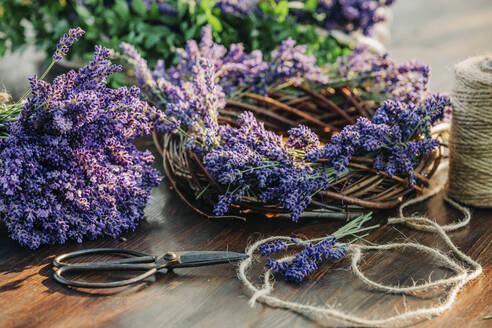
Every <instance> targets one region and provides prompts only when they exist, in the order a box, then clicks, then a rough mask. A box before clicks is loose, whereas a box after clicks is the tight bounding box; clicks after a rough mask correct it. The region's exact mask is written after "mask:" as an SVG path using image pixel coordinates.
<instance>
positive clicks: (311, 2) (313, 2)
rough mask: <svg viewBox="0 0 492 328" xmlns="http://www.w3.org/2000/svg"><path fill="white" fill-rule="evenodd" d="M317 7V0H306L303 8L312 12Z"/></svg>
mask: <svg viewBox="0 0 492 328" xmlns="http://www.w3.org/2000/svg"><path fill="white" fill-rule="evenodd" d="M316 7H318V0H306V2H305V3H304V8H305V9H306V10H307V11H309V12H314V11H315V10H316Z"/></svg>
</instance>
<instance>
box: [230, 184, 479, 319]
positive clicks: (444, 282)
mask: <svg viewBox="0 0 492 328" xmlns="http://www.w3.org/2000/svg"><path fill="white" fill-rule="evenodd" d="M438 191H439V190H437V191H434V192H432V193H431V194H429V195H426V196H424V197H419V198H416V199H411V200H409V201H407V202H406V203H404V204H403V205H401V207H400V211H399V214H400V216H399V217H395V218H390V219H388V224H398V223H402V224H406V225H408V226H410V227H412V228H414V229H417V230H421V231H428V232H434V233H436V234H437V235H438V236H439V237H440V238H441V239H442V240H443V241H444V243H445V244H446V245H447V246H448V247H449V248H450V249H451V250H452V251H453V253H454V255H455V256H454V257H455V258H453V257H451V256H449V255H448V254H445V253H443V252H442V251H440V250H438V249H434V248H431V247H428V246H425V245H422V244H418V243H391V244H386V245H377V246H369V245H358V244H352V245H350V247H349V248H348V253H349V254H350V257H351V261H350V262H351V268H352V271H353V274H354V275H355V276H356V277H357V278H358V279H359V280H361V281H362V282H363V283H364V285H365V286H366V287H368V288H370V289H373V290H379V291H381V292H384V293H392V294H408V295H413V294H414V293H416V292H422V291H428V290H431V289H436V288H446V287H448V288H449V290H448V291H447V293H446V296H445V298H444V300H443V301H441V302H440V303H439V304H436V305H433V306H429V307H423V308H420V309H416V310H410V311H405V312H403V313H400V314H397V315H392V316H389V317H386V318H379V319H371V318H363V317H360V316H358V315H355V314H352V313H349V312H346V311H343V310H339V309H336V308H335V307H334V306H314V305H309V304H302V303H297V302H290V301H285V300H282V299H280V298H278V297H276V296H273V295H271V293H272V291H273V282H272V281H273V279H272V276H273V272H272V270H271V269H269V270H267V271H266V272H265V274H264V277H263V284H262V286H256V285H255V284H254V283H253V282H252V281H251V280H250V279H249V278H248V276H247V273H248V272H249V270H250V268H251V265H252V263H253V262H254V261H255V259H256V257H255V252H256V250H257V249H258V247H259V246H260V245H262V244H265V243H268V242H271V241H274V240H290V237H286V236H277V237H269V238H266V239H262V240H259V241H257V242H255V243H254V244H252V245H251V246H250V247H248V248H247V250H246V253H247V254H248V255H249V257H248V258H247V259H245V260H244V261H243V262H241V263H240V265H239V269H238V276H239V279H240V280H241V281H242V283H243V284H244V286H245V287H246V290H247V291H248V293H249V294H250V295H251V298H250V302H249V305H250V306H254V305H255V303H256V302H261V303H264V304H267V305H269V306H272V307H276V308H283V309H288V310H291V311H293V312H297V313H299V314H302V315H304V316H306V317H308V318H311V319H313V320H323V319H327V318H332V319H336V320H339V321H341V322H344V323H346V324H350V325H356V326H364V327H374V326H376V327H381V326H388V325H396V326H399V325H403V324H408V323H409V322H413V321H416V320H420V319H423V318H428V317H431V316H435V315H439V314H441V313H443V312H444V311H446V310H448V309H450V308H451V306H452V305H453V304H454V302H455V301H456V297H457V295H458V293H459V291H460V290H461V289H462V288H463V286H464V285H466V283H468V282H469V281H470V280H472V279H475V278H476V277H477V276H479V275H480V274H481V273H482V267H481V266H480V264H478V263H477V262H475V261H474V260H473V259H471V258H470V257H469V256H467V255H466V254H464V253H463V252H461V251H460V250H459V249H458V248H457V247H456V245H455V244H454V243H453V242H452V241H451V239H450V238H449V236H448V235H447V234H446V231H453V230H457V229H460V228H462V227H464V226H466V225H467V224H468V222H469V221H470V211H469V210H468V209H467V208H465V207H463V206H461V205H459V204H458V203H456V202H454V201H452V200H450V199H449V198H446V201H448V202H449V203H450V205H451V206H453V207H455V208H456V209H458V210H459V211H461V212H462V213H463V215H464V218H463V219H462V220H461V221H459V222H458V223H455V224H450V225H447V226H444V227H441V226H440V225H439V224H437V223H436V222H434V221H432V220H430V219H428V218H425V217H406V216H404V214H403V210H404V209H405V208H406V207H407V206H409V205H411V204H415V203H418V202H421V201H423V200H425V199H427V198H429V197H431V196H433V195H434V194H436V193H437V192H438ZM401 248H407V249H408V248H413V249H415V250H416V251H420V252H423V253H427V254H429V255H431V256H432V257H433V258H434V259H436V260H437V261H438V262H439V263H440V264H441V265H442V266H443V267H446V268H448V269H450V270H451V271H452V272H454V275H453V276H451V277H448V278H444V279H439V280H436V281H430V282H425V283H423V284H420V285H413V286H408V287H400V286H391V285H384V284H381V283H378V282H376V281H374V280H372V279H370V278H368V277H367V276H366V275H365V274H364V273H363V272H362V271H361V270H360V267H359V263H360V262H361V259H362V255H363V253H364V252H367V251H377V250H380V251H388V250H392V249H401ZM291 259H292V256H287V257H284V258H281V259H279V261H290V260H291ZM459 261H461V262H463V263H464V264H466V267H465V266H463V265H462V264H461V263H460V262H459Z"/></svg>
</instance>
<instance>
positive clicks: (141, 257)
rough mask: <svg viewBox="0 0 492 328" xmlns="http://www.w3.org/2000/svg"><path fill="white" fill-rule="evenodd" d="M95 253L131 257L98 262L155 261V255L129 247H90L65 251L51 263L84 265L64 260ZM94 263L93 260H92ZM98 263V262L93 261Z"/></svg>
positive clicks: (59, 265)
mask: <svg viewBox="0 0 492 328" xmlns="http://www.w3.org/2000/svg"><path fill="white" fill-rule="evenodd" d="M95 254H116V255H118V254H119V255H131V256H132V257H130V258H124V259H120V260H112V261H105V262H100V263H105V264H123V263H149V262H154V261H155V256H151V255H147V254H144V253H140V252H136V251H132V250H129V249H122V248H92V249H83V250H80V251H75V252H71V253H66V254H63V255H60V256H57V257H55V259H54V260H53V265H54V266H55V267H57V268H61V267H63V266H78V265H85V263H83V264H80V263H66V262H64V261H65V260H68V259H73V258H76V257H80V256H87V255H95ZM93 263H94V262H93ZM95 263H99V262H95Z"/></svg>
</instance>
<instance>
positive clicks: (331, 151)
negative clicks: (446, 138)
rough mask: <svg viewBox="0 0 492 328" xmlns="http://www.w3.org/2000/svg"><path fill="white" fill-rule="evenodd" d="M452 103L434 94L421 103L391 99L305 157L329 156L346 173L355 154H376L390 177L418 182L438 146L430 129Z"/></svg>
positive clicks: (378, 166) (376, 162)
mask: <svg viewBox="0 0 492 328" xmlns="http://www.w3.org/2000/svg"><path fill="white" fill-rule="evenodd" d="M449 105H450V100H449V97H446V96H442V95H431V96H430V97H428V98H426V100H425V101H424V102H423V103H421V104H419V105H414V104H406V103H403V102H397V101H392V100H388V101H386V102H384V104H383V105H382V106H381V107H380V108H379V109H378V110H377V111H376V113H375V114H374V116H373V118H372V120H371V121H370V120H368V119H367V118H359V119H358V120H357V122H356V123H355V124H354V125H350V126H346V127H345V128H344V129H343V130H342V131H341V132H340V133H339V134H336V135H334V136H333V137H332V139H331V143H329V144H326V145H325V146H324V147H318V148H312V149H311V150H309V151H308V152H307V153H306V156H305V159H306V160H309V161H313V162H315V161H317V160H319V159H320V158H325V159H328V160H329V162H330V163H331V164H332V165H333V167H334V168H335V169H336V170H337V171H339V172H343V171H345V170H346V169H347V166H348V163H349V161H350V159H351V158H352V156H363V155H366V154H371V153H372V154H375V155H376V157H375V160H374V168H376V169H377V170H384V171H385V172H386V173H388V174H389V175H390V176H393V175H395V174H397V173H402V174H404V175H408V176H409V181H410V183H411V184H414V183H415V172H414V170H415V169H416V168H417V166H418V164H419V162H420V160H421V159H422V157H423V156H426V155H428V154H429V153H430V152H432V151H433V150H434V149H436V148H437V147H438V146H439V141H438V140H436V139H432V137H431V134H430V130H431V127H432V125H433V124H434V123H436V122H438V121H440V120H441V119H442V117H443V111H444V109H445V108H447V107H448V106H449Z"/></svg>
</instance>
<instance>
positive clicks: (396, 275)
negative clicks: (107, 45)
mask: <svg viewBox="0 0 492 328" xmlns="http://www.w3.org/2000/svg"><path fill="white" fill-rule="evenodd" d="M146 142H149V143H150V141H146ZM148 146H150V144H149V145H148ZM153 196H154V201H153V203H154V204H153V205H151V206H149V207H148V208H147V210H146V221H145V222H143V223H142V224H141V225H140V226H139V228H138V229H137V230H136V231H135V232H134V233H128V234H125V237H126V238H127V241H124V242H123V241H119V240H113V239H99V240H96V241H89V242H86V243H84V244H83V245H78V244H75V243H69V244H67V245H63V246H51V247H41V248H40V249H38V250H36V251H31V250H28V249H25V248H21V247H19V246H18V245H17V244H16V243H15V242H13V241H11V240H10V239H8V237H7V232H6V231H5V230H1V232H0V293H1V294H0V309H1V310H0V313H1V315H0V327H53V328H55V327H94V326H104V327H137V326H142V327H238V328H239V327H277V326H278V327H293V326H294V327H315V326H319V325H326V326H329V325H333V324H335V322H334V321H327V322H323V323H317V322H312V321H309V320H308V319H306V318H304V317H302V316H300V315H297V314H294V313H291V312H288V311H285V310H281V309H273V308H269V307H267V306H264V305H261V304H257V305H256V306H255V307H254V308H250V307H248V297H247V296H246V294H245V292H244V288H243V287H242V285H241V282H240V281H239V280H238V279H237V277H236V267H235V266H234V265H232V264H226V265H220V266H212V267H202V268H189V269H180V270H176V272H175V273H172V274H159V275H158V276H156V277H154V278H152V279H149V280H148V282H145V283H141V284H139V285H136V286H132V287H127V288H120V289H116V290H93V291H91V290H77V289H71V288H66V287H64V286H62V285H60V284H58V283H57V282H56V281H54V280H53V278H52V274H53V269H52V265H51V262H52V260H53V258H54V256H55V255H57V254H61V253H65V252H69V251H73V250H78V249H83V248H93V247H124V248H129V249H133V250H137V251H142V252H146V253H151V254H160V253H161V252H163V251H168V250H173V251H174V250H232V251H244V249H245V247H246V245H247V244H248V243H249V242H251V241H252V240H255V239H257V238H260V237H261V236H271V235H279V234H280V235H285V234H290V235H305V236H308V237H320V236H323V235H325V234H328V233H330V232H333V231H334V230H336V229H337V228H338V227H340V226H341V225H342V224H343V222H340V221H323V220H311V221H304V222H302V223H299V224H295V223H292V222H289V221H288V220H285V219H284V220H281V219H268V218H265V217H260V216H258V217H254V218H252V219H251V220H249V221H248V222H246V223H240V222H222V223H220V222H211V221H208V220H207V219H205V218H203V217H200V216H198V215H196V214H195V213H194V212H193V211H192V210H191V209H189V208H188V207H187V206H186V205H184V203H183V202H182V201H181V200H180V199H179V198H178V197H177V196H176V195H175V194H174V192H172V191H170V190H169V187H168V185H167V184H166V183H162V184H161V186H160V187H158V188H156V189H155V190H154V192H153ZM409 210H410V211H414V210H417V209H416V208H411V209H409ZM418 210H419V211H420V212H427V213H428V215H429V216H431V217H435V218H436V219H437V221H438V222H439V223H440V224H445V223H447V222H451V221H454V220H456V219H459V217H457V216H459V215H458V214H457V212H456V211H454V210H452V209H449V208H448V207H447V206H446V205H445V204H444V203H443V200H442V196H436V197H435V198H434V199H432V200H431V201H429V202H428V203H427V204H425V205H422V206H420V208H419V209H418ZM391 214H393V212H392V211H389V212H383V213H378V214H377V215H376V217H375V219H374V222H378V223H380V224H382V225H384V224H385V221H386V218H387V217H388V216H389V215H391ZM491 220H492V212H491V211H485V210H473V219H472V223H471V224H470V226H468V227H466V228H465V229H463V230H460V231H457V232H454V233H452V234H451V237H452V240H453V241H454V242H455V243H456V244H457V245H458V246H459V247H460V248H461V249H462V250H463V251H465V252H466V254H468V255H470V256H471V257H472V258H473V259H476V260H477V261H479V262H480V263H481V264H482V265H483V267H484V274H483V275H482V276H481V277H480V278H478V279H476V280H474V281H473V282H471V283H470V284H468V285H467V286H466V287H465V289H464V290H463V292H462V293H460V295H459V299H458V302H457V303H456V305H455V306H454V307H453V309H452V310H451V311H448V312H447V313H445V314H444V315H442V316H441V317H438V318H434V319H432V320H431V321H426V322H422V323H421V324H420V325H419V326H421V327H446V328H447V327H487V326H488V327H490V326H491V325H492V321H490V320H483V317H484V316H486V315H490V314H492V283H491V282H490V281H491V280H490V279H491V277H492V273H491V269H492V241H491V240H492V224H491V223H492V221H491ZM369 239H370V240H372V241H374V242H376V243H380V244H383V243H388V242H391V241H404V242H405V241H410V240H412V241H418V242H421V243H425V244H426V245H430V246H437V247H439V246H442V242H440V241H439V240H437V237H436V235H434V234H430V233H423V232H417V231H413V230H410V229H408V228H406V227H404V226H401V225H398V226H393V227H390V226H383V227H381V228H379V229H378V230H376V231H374V232H372V233H371V235H370V237H369ZM260 269H261V265H259V266H258V267H256V268H255V270H254V272H256V275H255V276H258V275H259V272H260V271H259V270H260ZM362 269H363V271H364V272H365V273H366V274H367V275H368V276H370V277H372V278H374V279H376V280H377V281H381V282H383V283H386V284H401V285H408V284H411V283H412V279H414V280H417V281H422V280H423V279H428V277H429V274H431V273H432V279H437V278H441V277H444V276H446V275H449V274H450V273H449V272H447V271H445V270H443V269H440V268H439V267H437V266H436V265H434V264H432V263H431V262H430V261H429V258H427V257H426V256H423V255H422V254H417V253H415V252H408V253H396V252H395V253H384V254H383V253H370V254H368V255H367V256H366V257H365V261H364V264H363V265H362ZM276 288H277V289H276V291H275V295H278V296H281V297H283V298H285V299H288V300H296V301H300V302H305V303H310V304H323V303H325V302H326V303H327V304H336V305H337V306H340V307H341V308H343V309H347V310H351V311H354V312H355V313H357V314H359V315H363V316H368V317H374V318H376V317H380V316H385V315H388V314H389V313H396V312H397V311H402V310H403V309H404V307H405V306H408V307H409V308H415V307H418V306H423V305H425V304H429V303H428V302H429V301H428V300H424V299H419V298H417V297H405V298H403V297H400V296H394V295H387V294H381V293H379V292H374V291H369V290H367V289H366V288H365V287H364V286H362V284H361V283H360V281H357V280H356V279H355V278H354V276H353V275H352V274H351V272H350V270H349V269H348V260H347V259H344V260H342V261H341V262H339V263H337V264H327V265H323V266H322V269H321V270H319V272H317V273H316V274H314V275H313V276H312V277H311V279H309V280H307V281H306V282H304V283H302V284H300V285H296V284H288V283H286V282H284V281H282V280H280V279H279V281H278V282H277V283H276ZM433 300H434V301H436V299H435V298H434V299H433Z"/></svg>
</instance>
